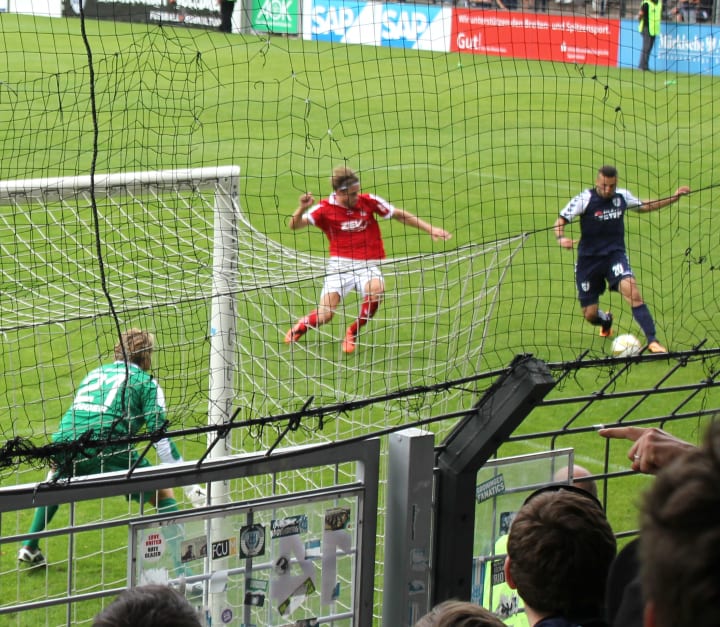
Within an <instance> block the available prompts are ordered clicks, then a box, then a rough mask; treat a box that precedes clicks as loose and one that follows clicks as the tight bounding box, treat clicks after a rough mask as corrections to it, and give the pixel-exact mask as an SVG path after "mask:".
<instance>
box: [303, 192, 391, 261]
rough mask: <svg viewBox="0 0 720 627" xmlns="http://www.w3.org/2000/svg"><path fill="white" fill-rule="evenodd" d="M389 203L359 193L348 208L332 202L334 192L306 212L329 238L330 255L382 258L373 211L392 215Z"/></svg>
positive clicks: (388, 215) (366, 258)
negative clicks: (353, 203)
mask: <svg viewBox="0 0 720 627" xmlns="http://www.w3.org/2000/svg"><path fill="white" fill-rule="evenodd" d="M394 210H395V207H393V206H392V205H391V204H390V203H389V202H387V201H386V200H383V199H382V198H380V197H379V196H374V195H372V194H360V195H359V196H358V199H357V203H356V204H355V206H354V207H353V208H352V209H347V208H345V207H342V206H341V205H338V204H336V201H335V194H333V195H332V196H330V198H328V199H326V200H322V201H320V203H319V204H317V205H315V206H314V207H312V208H311V209H310V211H308V213H307V218H308V220H309V222H310V224H313V225H315V226H317V227H318V228H320V229H322V231H323V232H324V233H325V235H327V238H328V240H329V241H330V256H331V257H345V258H348V259H362V260H372V259H385V247H384V246H383V241H382V235H381V233H380V225H379V224H378V222H377V220H376V218H375V214H377V215H379V216H381V217H383V218H390V217H392V214H393V211H394Z"/></svg>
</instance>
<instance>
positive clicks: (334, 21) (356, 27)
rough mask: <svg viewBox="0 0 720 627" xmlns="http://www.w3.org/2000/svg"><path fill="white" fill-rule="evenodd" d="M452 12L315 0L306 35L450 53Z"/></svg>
mask: <svg viewBox="0 0 720 627" xmlns="http://www.w3.org/2000/svg"><path fill="white" fill-rule="evenodd" d="M451 16H452V9H451V8H450V7H443V6H431V5H417V6H416V5H412V4H400V3H397V4H395V3H381V2H351V1H347V0H345V1H343V0H313V1H312V4H311V7H310V10H309V11H307V12H306V13H305V16H304V20H305V21H304V23H303V35H304V37H305V39H313V40H316V41H329V42H337V43H339V42H342V43H347V44H365V45H372V46H393V47H400V48H413V49H416V50H434V51H438V52H446V51H447V50H448V49H449V45H450V27H451Z"/></svg>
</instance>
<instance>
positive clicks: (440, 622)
mask: <svg viewBox="0 0 720 627" xmlns="http://www.w3.org/2000/svg"><path fill="white" fill-rule="evenodd" d="M415 627H505V625H504V623H503V622H502V621H501V620H500V619H499V618H497V616H495V615H494V614H493V613H492V612H491V611H490V610H486V609H485V608H484V607H480V606H479V605H475V604H474V603H468V602H467V601H445V602H443V603H440V604H438V605H436V606H435V607H434V608H433V609H432V610H430V612H428V613H427V614H425V616H423V617H422V618H421V619H420V620H419V621H418V622H417V623H415Z"/></svg>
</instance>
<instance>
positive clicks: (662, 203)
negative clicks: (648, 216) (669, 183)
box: [637, 185, 690, 211]
mask: <svg viewBox="0 0 720 627" xmlns="http://www.w3.org/2000/svg"><path fill="white" fill-rule="evenodd" d="M689 193H690V188H689V187H688V186H687V185H682V186H681V187H678V188H677V189H676V190H675V193H674V194H673V195H672V196H668V197H667V198H660V199H659V200H645V201H643V204H642V205H640V206H639V207H637V210H638V211H657V210H658V209H662V208H663V207H667V206H668V205H672V204H673V203H674V202H677V201H678V200H680V197H681V196H685V195H687V194H689Z"/></svg>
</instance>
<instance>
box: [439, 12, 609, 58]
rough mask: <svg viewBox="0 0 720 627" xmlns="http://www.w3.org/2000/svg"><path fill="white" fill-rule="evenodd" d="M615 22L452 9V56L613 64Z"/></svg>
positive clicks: (599, 19)
mask: <svg viewBox="0 0 720 627" xmlns="http://www.w3.org/2000/svg"><path fill="white" fill-rule="evenodd" d="M619 43H620V22H619V20H609V19H603V18H586V17H569V16H563V15H547V14H538V13H512V12H509V11H483V10H473V9H455V10H454V11H453V21H452V35H451V38H450V46H451V51H452V52H468V53H471V54H490V55H495V56H501V57H515V58H522V59H537V60H542V61H562V62H563V63H582V64H585V63H588V64H593V65H610V66H617V61H618V58H617V57H618V48H619Z"/></svg>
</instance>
